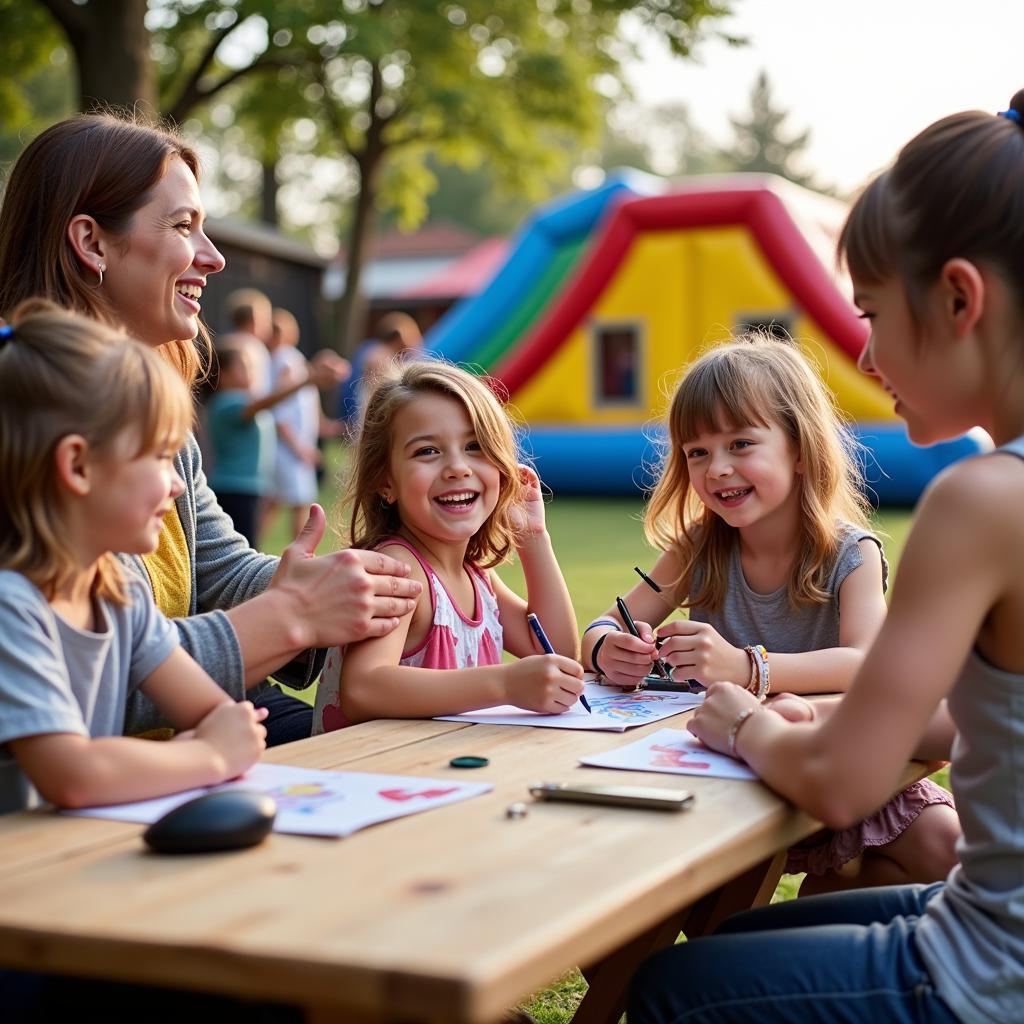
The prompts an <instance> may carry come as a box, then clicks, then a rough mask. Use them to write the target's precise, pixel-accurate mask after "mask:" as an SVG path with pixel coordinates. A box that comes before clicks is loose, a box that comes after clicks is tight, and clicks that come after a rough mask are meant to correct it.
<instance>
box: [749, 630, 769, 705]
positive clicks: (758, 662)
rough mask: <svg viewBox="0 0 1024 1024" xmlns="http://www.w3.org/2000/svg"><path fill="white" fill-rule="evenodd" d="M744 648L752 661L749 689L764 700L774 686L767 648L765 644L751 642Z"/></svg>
mask: <svg viewBox="0 0 1024 1024" xmlns="http://www.w3.org/2000/svg"><path fill="white" fill-rule="evenodd" d="M743 650H745V651H746V652H747V655H748V656H749V657H750V662H751V672H750V682H749V684H748V685H747V689H748V690H750V692H751V693H752V694H754V696H755V697H757V699H758V700H759V701H762V702H763V701H764V699H765V698H766V697H767V696H768V692H769V691H770V690H771V686H772V683H771V672H770V670H769V668H768V652H767V651H766V650H765V648H764V644H749V645H748V646H747V647H744V648H743ZM755 677H756V684H757V685H756V688H755Z"/></svg>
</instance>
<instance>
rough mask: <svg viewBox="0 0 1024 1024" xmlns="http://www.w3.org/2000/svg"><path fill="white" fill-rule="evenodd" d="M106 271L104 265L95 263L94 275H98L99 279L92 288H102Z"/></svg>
mask: <svg viewBox="0 0 1024 1024" xmlns="http://www.w3.org/2000/svg"><path fill="white" fill-rule="evenodd" d="M106 270H107V265H106V263H97V264H96V273H97V274H99V275H100V279H99V280H98V281H97V282H96V283H95V284H94V285H93V288H102V287H103V275H104V274H105V273H106Z"/></svg>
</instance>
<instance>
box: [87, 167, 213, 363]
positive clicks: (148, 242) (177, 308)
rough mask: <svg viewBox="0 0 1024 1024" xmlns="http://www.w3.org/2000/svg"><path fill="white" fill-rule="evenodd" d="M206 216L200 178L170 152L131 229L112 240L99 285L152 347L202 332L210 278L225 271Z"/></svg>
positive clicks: (133, 330) (128, 325)
mask: <svg viewBox="0 0 1024 1024" xmlns="http://www.w3.org/2000/svg"><path fill="white" fill-rule="evenodd" d="M204 220H205V214H204V212H203V206H202V203H201V202H200V200H199V187H198V185H197V183H196V179H195V176H194V175H193V173H192V171H191V170H190V169H189V167H188V165H187V164H186V163H185V162H184V161H183V160H181V159H180V158H179V157H172V158H171V159H170V160H169V161H168V163H167V171H166V173H165V174H164V176H163V178H161V179H160V181H159V182H158V183H157V184H156V186H155V187H154V188H153V191H152V194H151V196H150V198H149V201H148V202H147V203H146V204H145V205H144V206H142V207H140V209H139V210H138V211H137V212H136V213H135V215H134V217H133V218H132V224H131V227H130V228H129V230H128V232H127V233H126V234H125V235H122V236H111V237H110V238H109V239H108V244H107V246H106V253H105V255H106V265H107V269H106V273H105V275H104V279H103V284H102V289H103V291H104V293H105V294H106V296H107V298H108V299H109V300H110V303H111V305H112V306H113V308H114V311H115V312H116V314H117V316H118V318H119V319H120V320H121V322H122V323H123V324H124V326H125V328H126V329H127V330H128V331H129V332H130V333H131V334H133V335H134V336H135V337H137V338H139V339H140V340H141V341H144V342H145V343H146V344H147V345H153V346H156V345H163V344H165V343H167V342H169V341H190V340H191V339H192V338H194V337H195V336H196V335H197V334H198V332H199V314H200V311H201V310H200V300H201V298H202V290H203V287H204V286H205V284H206V279H207V277H208V276H209V275H210V274H216V273H219V272H220V271H221V270H223V269H224V257H223V256H221V254H220V253H219V252H218V251H217V249H216V247H215V246H214V245H213V243H212V242H211V241H210V239H209V238H208V237H207V236H206V233H205V229H204Z"/></svg>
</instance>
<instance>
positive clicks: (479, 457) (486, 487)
mask: <svg viewBox="0 0 1024 1024" xmlns="http://www.w3.org/2000/svg"><path fill="white" fill-rule="evenodd" d="M500 486H501V474H500V472H499V470H498V467H497V466H495V465H494V463H493V462H491V461H490V460H489V459H488V458H487V456H486V455H485V454H484V452H483V450H482V449H481V447H480V443H479V441H478V440H477V436H476V431H475V430H474V428H473V421H472V420H471V419H470V416H469V413H468V411H467V410H466V408H465V407H464V406H463V405H462V403H461V402H458V401H456V400H455V399H454V398H449V397H448V396H446V395H441V394H424V395H420V396H419V397H417V398H415V399H414V400H413V401H411V402H409V403H408V404H407V405H405V406H404V407H403V408H402V409H400V410H399V411H398V413H396V414H395V417H394V420H393V422H392V427H391V458H390V466H389V472H388V476H387V479H386V480H385V481H384V485H383V486H382V488H381V495H382V497H383V498H384V500H385V501H387V502H389V503H391V502H396V503H397V508H398V516H399V519H400V520H401V523H402V526H403V527H404V528H405V529H406V530H408V531H410V532H411V533H413V534H414V535H417V536H420V537H423V538H427V539H429V540H434V541H442V542H445V543H452V544H468V543H469V541H470V539H471V538H472V537H473V536H474V535H475V534H476V533H477V531H478V530H479V529H480V528H481V527H482V526H483V525H484V523H485V522H486V521H487V519H488V518H489V517H490V515H491V513H492V512H493V511H494V509H495V506H496V505H497V503H498V497H499V488H500Z"/></svg>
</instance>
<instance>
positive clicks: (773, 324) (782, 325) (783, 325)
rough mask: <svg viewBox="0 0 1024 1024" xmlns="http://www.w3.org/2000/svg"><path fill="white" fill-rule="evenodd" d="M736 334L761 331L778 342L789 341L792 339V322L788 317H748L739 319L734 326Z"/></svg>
mask: <svg viewBox="0 0 1024 1024" xmlns="http://www.w3.org/2000/svg"><path fill="white" fill-rule="evenodd" d="M736 327H737V331H738V333H740V334H742V333H744V332H745V331H763V332H764V333H765V334H770V335H771V336H772V337H773V338H778V339H779V340H780V341H791V340H792V338H793V321H792V319H791V318H790V317H788V316H785V315H784V314H783V315H779V316H750V317H740V320H739V323H738V324H737V325H736Z"/></svg>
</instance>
